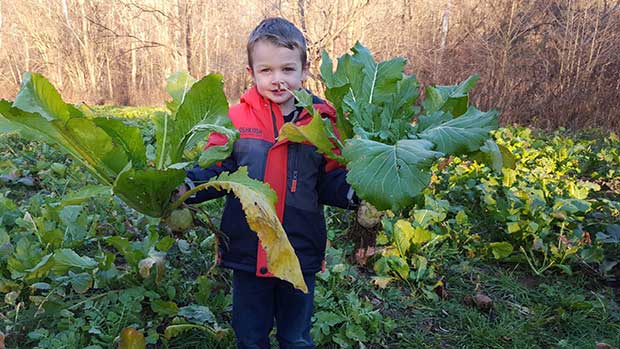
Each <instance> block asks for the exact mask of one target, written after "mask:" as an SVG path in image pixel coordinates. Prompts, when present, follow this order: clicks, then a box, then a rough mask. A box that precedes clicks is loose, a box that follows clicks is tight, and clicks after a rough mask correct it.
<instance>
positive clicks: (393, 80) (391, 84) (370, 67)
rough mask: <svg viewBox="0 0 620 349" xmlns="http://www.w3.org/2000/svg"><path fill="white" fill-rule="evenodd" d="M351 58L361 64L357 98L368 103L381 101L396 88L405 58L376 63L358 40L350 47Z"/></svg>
mask: <svg viewBox="0 0 620 349" xmlns="http://www.w3.org/2000/svg"><path fill="white" fill-rule="evenodd" d="M351 51H353V58H354V59H355V60H356V61H357V62H359V63H361V64H362V66H363V67H364V68H363V69H362V71H363V73H364V80H363V83H362V86H361V87H362V88H361V89H360V90H359V91H358V96H359V99H361V100H363V101H365V102H366V103H368V104H372V103H383V102H386V101H387V99H388V98H390V97H391V95H392V93H393V92H394V91H395V90H396V85H397V83H398V82H399V81H400V80H401V79H402V78H403V71H404V68H405V63H406V60H405V59H404V58H401V57H397V58H394V59H391V60H389V61H384V62H380V63H376V62H375V60H374V58H372V54H371V53H370V51H369V50H368V49H367V48H366V47H364V46H362V45H361V44H360V43H359V42H357V43H356V44H355V46H354V47H353V48H352V49H351Z"/></svg>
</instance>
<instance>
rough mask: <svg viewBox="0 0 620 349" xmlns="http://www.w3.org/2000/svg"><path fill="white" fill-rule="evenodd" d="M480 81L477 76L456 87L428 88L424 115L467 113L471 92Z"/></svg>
mask: <svg viewBox="0 0 620 349" xmlns="http://www.w3.org/2000/svg"><path fill="white" fill-rule="evenodd" d="M478 79H480V75H478V74H475V75H472V76H470V77H469V78H467V79H465V81H463V82H461V83H460V84H458V85H454V86H428V87H427V88H426V100H425V101H424V103H422V105H423V106H424V113H425V114H430V113H433V112H436V111H440V110H441V111H444V112H448V113H450V114H452V115H454V116H455V117H456V116H460V115H462V114H464V113H465V112H466V111H467V107H468V105H469V104H468V103H469V95H468V93H469V91H471V90H472V89H473V88H474V87H475V86H476V82H478Z"/></svg>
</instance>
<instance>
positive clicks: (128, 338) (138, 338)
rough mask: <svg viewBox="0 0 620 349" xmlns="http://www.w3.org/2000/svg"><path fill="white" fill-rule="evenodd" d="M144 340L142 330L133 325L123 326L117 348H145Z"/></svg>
mask: <svg viewBox="0 0 620 349" xmlns="http://www.w3.org/2000/svg"><path fill="white" fill-rule="evenodd" d="M145 348H146V342H145V340H144V335H143V334H142V332H140V331H138V330H136V329H135V328H133V327H125V328H124V329H123V330H122V331H121V342H120V343H119V345H118V349H145Z"/></svg>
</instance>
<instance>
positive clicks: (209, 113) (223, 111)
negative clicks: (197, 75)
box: [169, 74, 232, 163]
mask: <svg viewBox="0 0 620 349" xmlns="http://www.w3.org/2000/svg"><path fill="white" fill-rule="evenodd" d="M222 79H223V78H222V76H221V75H219V74H210V75H207V76H205V77H204V78H202V79H201V80H200V81H198V82H196V83H194V84H193V85H192V87H191V89H190V90H189V91H188V92H187V93H186V94H185V98H184V100H183V103H181V105H180V106H179V110H178V111H177V113H176V115H175V116H174V118H173V119H174V126H173V131H172V132H171V133H170V134H169V136H170V144H172V145H173V148H172V149H170V160H171V161H172V163H176V162H180V161H181V159H182V155H183V151H184V150H185V146H186V143H187V141H188V140H189V138H190V137H191V136H189V135H188V133H189V132H190V131H191V130H192V128H193V127H194V126H196V125H197V124H199V123H201V124H212V123H215V122H221V121H222V120H225V117H226V115H227V114H228V101H227V100H226V95H225V94H224V89H223V85H224V83H223V80H222ZM222 117H224V118H222ZM222 126H232V124H224V125H222Z"/></svg>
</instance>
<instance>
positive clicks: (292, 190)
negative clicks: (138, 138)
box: [187, 87, 352, 276]
mask: <svg viewBox="0 0 620 349" xmlns="http://www.w3.org/2000/svg"><path fill="white" fill-rule="evenodd" d="M313 102H314V103H315V104H314V108H315V109H316V110H317V111H319V112H320V113H321V114H322V115H323V116H324V117H328V118H330V119H331V120H332V121H335V110H334V108H333V107H331V106H330V105H328V104H327V103H325V102H323V101H322V100H320V99H319V98H316V97H315V98H314V101H313ZM229 116H230V119H231V120H232V123H233V125H234V126H235V127H236V128H237V129H238V130H239V132H240V138H239V140H237V142H235V144H234V150H233V153H232V154H231V156H230V157H229V158H228V159H226V160H224V161H222V162H221V163H220V164H218V165H214V166H211V167H210V168H207V169H202V168H200V167H194V168H193V169H191V170H189V171H188V172H187V176H188V178H189V179H191V180H192V181H193V182H194V183H195V184H199V183H201V182H204V181H207V180H208V179H210V178H212V177H215V176H217V175H219V174H220V173H222V172H224V171H235V170H236V169H237V168H238V167H240V166H247V167H248V174H249V176H250V177H251V178H254V179H257V180H261V181H263V182H265V183H268V184H269V185H270V186H271V188H272V189H273V190H274V191H275V192H276V194H277V197H278V200H277V202H276V212H277V214H278V218H279V219H280V222H282V226H283V227H284V230H285V231H286V233H287V235H288V239H289V240H290V242H291V244H292V246H293V248H294V249H295V253H296V254H297V256H298V258H299V262H300V264H301V269H302V272H304V273H315V272H317V271H319V270H321V267H322V263H323V259H324V256H325V244H326V241H327V238H326V226H325V218H324V216H323V205H331V206H337V207H342V208H350V207H351V202H352V200H351V193H352V191H351V188H350V185H349V184H348V183H347V182H346V180H345V177H346V170H345V169H344V168H343V167H341V166H340V165H339V164H338V163H337V162H335V161H333V160H330V159H327V158H326V157H324V156H323V155H322V154H320V153H318V152H316V147H314V146H313V145H311V144H305V143H295V142H291V141H289V140H283V141H279V140H278V130H280V128H281V127H282V125H283V124H284V117H283V116H282V113H281V111H280V108H279V107H278V106H277V105H276V104H275V103H273V102H271V101H270V100H269V99H266V98H264V97H262V96H261V95H260V94H259V93H258V90H257V89H256V87H253V88H252V89H250V90H249V91H248V92H246V93H245V94H244V95H243V96H242V97H241V102H240V103H239V104H237V105H235V106H233V107H231V108H230V111H229ZM310 120H311V115H310V113H308V112H307V111H306V110H302V111H301V113H300V114H299V117H298V118H297V119H296V121H294V122H295V124H296V125H305V124H307V123H308V122H310ZM224 137H225V136H223V135H221V134H212V135H211V136H210V137H209V144H208V145H207V146H209V145H219V144H223V143H224V142H225V138H224ZM223 195H226V193H225V192H220V191H216V190H213V189H210V190H205V191H202V192H199V193H198V194H197V195H196V197H195V198H194V199H190V200H188V202H189V203H196V202H202V201H205V200H209V199H212V198H215V197H220V196H223ZM221 230H222V231H223V232H224V233H225V234H226V235H227V237H228V239H227V240H228V241H226V243H224V242H223V241H221V242H220V246H219V253H220V256H219V258H218V259H219V263H220V265H221V266H223V267H227V268H232V269H239V270H244V271H248V272H256V275H258V276H271V273H269V269H268V266H267V259H266V254H265V252H264V250H263V249H262V247H261V246H260V245H259V241H258V238H257V236H256V233H254V232H252V230H251V229H250V227H249V226H248V223H247V221H246V219H245V215H244V213H243V210H242V208H241V203H240V202H239V200H238V199H237V198H236V197H235V196H234V195H233V194H228V196H227V199H226V205H225V207H224V213H223V215H222V222H221Z"/></svg>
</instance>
